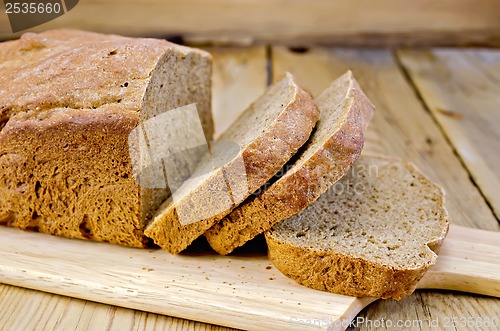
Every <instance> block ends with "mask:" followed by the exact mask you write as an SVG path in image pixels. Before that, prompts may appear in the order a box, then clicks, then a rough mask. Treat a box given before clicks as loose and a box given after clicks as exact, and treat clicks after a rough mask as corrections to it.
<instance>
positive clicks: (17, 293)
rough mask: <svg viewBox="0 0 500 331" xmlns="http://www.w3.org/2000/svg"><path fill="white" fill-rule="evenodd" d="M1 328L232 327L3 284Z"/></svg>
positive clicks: (153, 330)
mask: <svg viewBox="0 0 500 331" xmlns="http://www.w3.org/2000/svg"><path fill="white" fill-rule="evenodd" d="M0 299H1V300H0V329H1V330H2V331H10V330H12V331H24V330H31V331H43V330H51V331H69V330H78V331H80V330H82V331H83V330H91V331H100V330H107V331H123V330H136V331H162V330H164V331H167V330H195V331H208V330H211V331H222V330H230V329H228V328H226V327H223V326H216V325H211V324H206V323H201V322H195V321H189V320H184V319H178V318H175V317H170V316H165V315H158V314H154V313H147V312H143V311H138V310H131V309H126V308H121V307H116V306H110V305H105V304H100V303H96V302H92V301H86V300H79V299H74V298H68V297H64V296H60V295H55V294H50V293H46V292H39V291H34V290H29V289H25V288H21V287H16V286H10V285H4V284H0Z"/></svg>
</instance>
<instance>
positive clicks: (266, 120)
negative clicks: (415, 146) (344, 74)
mask: <svg viewBox="0 0 500 331" xmlns="http://www.w3.org/2000/svg"><path fill="white" fill-rule="evenodd" d="M318 117H319V110H318V109H317V107H316V105H315V104H314V102H313V100H312V99H311V97H310V96H309V94H307V93H306V92H304V91H303V90H302V89H301V88H300V87H299V86H298V85H297V84H296V83H295V81H294V78H293V77H292V75H291V74H286V75H285V76H284V77H283V78H282V79H281V80H279V81H277V82H276V83H275V84H273V85H271V86H270V87H268V88H267V89H266V91H265V92H264V94H263V95H262V96H261V97H260V98H259V99H257V100H256V101H255V102H254V103H253V104H252V105H250V107H249V108H248V109H246V110H245V111H244V112H243V113H242V115H241V116H240V117H239V118H238V119H237V120H236V122H235V123H234V124H233V125H232V126H231V127H230V128H229V129H228V130H227V131H226V132H224V133H223V134H222V135H221V136H220V137H219V139H218V142H222V141H226V142H231V143H234V144H236V145H237V146H239V152H238V153H237V154H236V155H225V154H224V153H222V155H221V156H220V157H221V158H222V159H225V162H224V163H223V165H222V166H220V167H216V168H215V169H214V170H213V171H211V172H209V173H204V172H203V171H200V174H203V173H204V174H203V175H199V176H198V177H195V178H193V179H192V180H190V181H188V182H185V183H184V184H183V185H182V186H181V187H180V188H179V190H178V191H177V192H176V196H177V198H176V199H174V197H171V198H169V199H167V201H166V202H165V203H164V204H163V205H162V206H161V207H160V209H159V212H158V213H157V214H156V216H155V217H154V219H153V222H151V224H149V225H148V227H147V228H146V231H145V233H146V235H147V236H148V237H150V238H152V239H153V240H154V242H155V243H156V244H157V245H159V246H160V247H162V248H164V249H166V250H168V251H169V252H171V253H173V254H176V253H179V252H181V251H182V250H184V249H185V248H186V247H187V246H188V245H189V244H190V243H191V242H193V241H194V240H195V239H196V238H198V237H199V236H200V235H202V234H203V233H204V232H205V231H206V230H207V229H208V228H210V227H211V226H212V225H213V224H215V223H216V222H218V221H219V220H220V219H222V218H223V217H224V216H225V215H227V214H228V213H229V212H230V211H231V210H232V209H233V208H234V207H235V206H236V205H238V204H239V203H240V202H241V201H243V200H244V199H245V198H247V197H248V196H249V195H250V194H251V193H252V192H254V191H255V190H257V189H258V188H259V187H261V186H262V185H264V184H265V183H266V182H267V181H268V180H269V179H270V178H271V177H272V176H273V175H274V174H275V173H276V172H278V171H279V170H280V168H281V167H282V166H283V165H284V164H285V163H286V162H287V161H288V160H289V159H290V158H291V157H292V155H294V154H295V153H296V152H297V150H298V149H299V148H300V146H302V145H303V144H304V143H305V142H306V141H307V139H308V138H309V135H310V133H311V131H312V130H313V128H314V126H315V124H316V122H317V120H318ZM241 164H243V165H244V169H243V171H242V170H241V167H240V165H241ZM242 172H244V173H243V174H242ZM220 192H223V193H224V192H225V193H226V194H220ZM184 218H188V219H190V220H195V221H194V222H189V223H187V224H186V223H184V222H183V219H184Z"/></svg>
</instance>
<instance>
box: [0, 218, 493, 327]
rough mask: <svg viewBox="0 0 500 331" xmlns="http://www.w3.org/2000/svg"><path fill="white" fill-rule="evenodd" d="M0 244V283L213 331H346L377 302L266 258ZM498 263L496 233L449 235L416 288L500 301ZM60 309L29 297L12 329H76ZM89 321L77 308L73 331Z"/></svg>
mask: <svg viewBox="0 0 500 331" xmlns="http://www.w3.org/2000/svg"><path fill="white" fill-rule="evenodd" d="M0 236H1V237H2V241H1V242H0V250H1V251H2V255H1V256H0V281H1V282H4V283H7V284H12V285H18V286H23V287H27V288H32V289H38V290H42V291H47V292H52V293H57V294H62V295H67V296H71V297H75V298H81V299H88V300H92V301H96V302H101V303H106V304H112V305H117V306H120V307H127V308H134V309H139V310H143V311H145V312H153V313H159V314H164V315H172V316H177V317H182V318H186V319H190V320H198V321H202V322H208V323H213V324H221V325H227V326H232V327H239V328H242V329H252V330H307V329H322V330H326V329H329V330H344V329H345V328H346V327H347V326H348V325H349V323H350V322H351V320H352V319H353V318H354V317H355V316H356V315H357V314H358V312H359V311H360V310H361V309H363V308H364V307H365V306H366V305H368V304H370V303H371V302H373V301H374V299H371V298H358V299H357V298H353V297H347V296H343V295H337V294H332V293H327V292H322V291H317V290H313V289H309V288H307V287H305V286H302V285H298V284H297V283H295V282H294V281H292V280H290V279H288V278H287V277H285V276H284V275H282V274H281V273H280V272H278V271H277V270H276V269H275V268H274V267H272V265H271V264H270V262H269V261H268V259H267V257H266V256H265V253H260V254H255V253H254V254H250V255H239V256H220V255H217V254H216V253H210V252H209V251H207V250H204V251H201V252H197V253H191V254H184V255H177V256H175V255H171V254H169V253H167V252H165V251H162V250H154V251H153V250H143V249H134V248H126V247H119V246H116V245H109V244H104V243H95V242H91V241H83V240H70V239H65V238H58V237H54V236H49V235H44V234H37V233H30V232H23V231H20V230H17V229H11V228H5V227H0ZM479 240H481V242H480V243H478V241H479ZM499 262H500V234H498V233H495V232H485V231H479V230H473V229H467V228H460V227H456V226H452V227H451V229H450V233H449V235H448V237H447V239H446V241H445V243H444V244H443V247H442V248H441V253H440V258H439V260H438V263H437V264H436V265H435V266H433V267H432V268H431V269H430V270H429V271H428V272H427V274H426V275H425V276H424V278H423V279H422V281H421V282H420V283H419V287H421V288H446V289H450V290H460V291H466V292H467V291H473V292H475V293H482V294H486V295H492V296H496V297H500V263H499ZM4 290H5V289H4ZM0 293H1V292H0ZM15 299H16V297H14V300H15ZM47 299H48V300H47ZM54 299H55V300H54ZM39 300H41V301H40V302H37V301H39ZM44 300H46V301H45V304H43V301H44ZM57 303H58V302H57V297H50V296H49V297H47V296H46V297H40V296H38V295H35V296H34V298H33V300H32V302H31V305H30V306H28V308H27V311H26V313H27V314H28V315H29V316H30V318H29V319H24V321H23V322H24V325H22V324H17V325H14V327H11V329H16V328H17V329H19V328H20V329H23V330H24V329H28V325H30V324H32V323H34V322H35V325H39V323H45V324H47V323H49V322H50V320H54V319H55V320H56V323H58V324H59V327H62V328H63V325H64V324H66V323H74V322H71V321H68V320H67V319H66V320H65V319H64V317H65V314H64V315H63V316H62V317H63V319H61V316H54V314H53V312H54V311H55V310H54V307H53V306H54V305H56V304H57ZM77 303H78V304H80V303H81V302H77ZM319 303H320V304H319ZM497 303H498V302H497ZM12 304H13V305H14V306H17V305H19V304H20V302H19V301H18V300H17V301H14V302H11V305H12ZM40 307H43V309H40ZM97 307H98V306H96V305H95V304H92V305H90V308H91V309H92V308H93V310H91V315H92V314H94V313H97V314H99V313H102V314H104V316H107V315H109V312H107V311H106V308H107V309H108V310H110V309H111V308H109V307H100V308H101V309H99V310H97V309H95V308H97ZM103 308H104V309H103ZM499 308H500V305H499ZM9 309H10V306H8V307H6V309H5V311H4V310H2V313H3V314H2V315H0V321H3V322H4V323H3V324H2V325H3V326H4V327H5V326H6V325H8V324H9V322H10V321H9V315H8V314H7V313H6V311H8V310H9ZM71 309H72V308H71V307H64V310H65V311H68V310H71ZM77 309H78V308H77ZM80 309H81V307H80ZM30 310H31V311H30ZM33 310H34V311H33ZM113 310H114V312H113V313H114V314H117V313H118V314H120V313H122V311H120V310H117V309H113ZM85 313H87V314H88V313H89V312H88V309H86V307H83V309H82V313H81V314H80V317H79V320H78V324H80V320H81V319H82V317H85ZM123 313H124V314H123V317H124V318H117V316H114V318H113V319H112V320H111V323H112V325H113V328H114V329H118V330H119V329H120V328H126V327H127V326H130V325H131V322H132V321H134V320H135V318H136V316H135V315H133V314H130V313H127V312H126V311H123ZM141 317H142V318H144V316H139V318H141ZM70 319H71V317H70ZM424 322H425V320H422V323H424ZM52 323H54V322H52ZM83 324H85V321H84V322H82V325H83ZM63 329H64V328H63ZM108 329H111V327H109V326H108Z"/></svg>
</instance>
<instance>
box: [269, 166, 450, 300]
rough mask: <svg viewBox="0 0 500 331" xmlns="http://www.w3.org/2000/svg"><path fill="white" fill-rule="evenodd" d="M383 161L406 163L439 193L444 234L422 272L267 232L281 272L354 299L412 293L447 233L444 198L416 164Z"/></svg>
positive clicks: (431, 244)
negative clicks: (298, 242) (312, 245)
mask: <svg viewBox="0 0 500 331" xmlns="http://www.w3.org/2000/svg"><path fill="white" fill-rule="evenodd" d="M378 158H382V157H378ZM384 159H386V160H388V161H389V162H401V163H403V164H404V166H405V167H406V168H407V169H408V170H409V171H410V172H413V173H417V174H418V175H419V176H422V177H424V178H425V180H426V181H427V183H428V184H429V185H431V186H434V187H435V189H436V192H439V195H440V200H439V201H438V205H439V209H440V210H442V211H443V218H442V219H441V222H442V224H441V225H442V231H441V234H440V235H439V236H438V237H436V238H434V239H433V240H432V241H430V242H427V243H425V245H427V246H428V247H429V248H430V249H431V250H432V251H433V252H434V253H435V254H434V255H433V257H432V259H431V260H429V261H428V263H425V264H423V265H422V266H420V267H419V268H414V269H404V268H399V269H398V268H394V267H391V266H387V265H383V264H380V263H375V262H373V261H370V260H367V259H363V258H358V257H353V256H349V255H345V254H340V253H337V252H335V251H333V250H316V249H313V248H308V247H300V246H296V245H293V244H291V243H287V242H283V241H282V240H280V239H278V238H277V237H276V236H274V235H273V229H271V230H269V231H266V232H265V237H266V242H267V245H268V256H269V260H270V261H271V262H272V263H273V264H274V265H275V266H276V268H277V269H278V270H280V271H281V272H282V273H283V274H284V275H285V276H287V277H289V278H291V279H293V280H295V281H296V282H298V283H299V284H302V285H305V286H308V287H311V288H314V289H318V290H322V291H328V292H332V293H338V294H344V295H350V296H355V297H366V296H368V297H376V298H383V299H388V298H392V299H396V300H399V299H401V298H403V297H405V296H408V295H410V294H411V293H413V291H414V290H415V288H416V286H417V283H418V281H419V280H420V279H421V278H422V277H423V275H424V274H425V272H426V271H427V270H428V269H429V267H430V266H432V265H433V264H434V263H435V262H436V258H437V255H436V254H437V253H438V252H439V248H440V247H441V245H442V243H443V241H444V239H445V237H446V234H447V233H448V227H449V223H448V214H447V212H446V208H445V194H444V191H443V190H442V188H441V187H439V186H438V185H437V184H435V183H433V182H432V181H431V180H430V179H428V178H427V177H425V176H424V175H422V174H421V172H420V171H419V170H418V169H417V168H416V167H415V166H414V165H413V164H411V163H409V162H407V161H405V160H401V159H397V158H384ZM423 244H424V243H423Z"/></svg>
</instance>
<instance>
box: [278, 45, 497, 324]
mask: <svg viewBox="0 0 500 331" xmlns="http://www.w3.org/2000/svg"><path fill="white" fill-rule="evenodd" d="M272 63H273V76H274V77H275V78H276V76H278V75H279V74H280V73H281V72H283V71H286V70H287V71H290V72H292V73H293V74H295V75H296V76H297V78H298V80H299V81H300V82H301V83H302V84H303V85H305V86H307V88H309V89H310V90H311V92H312V93H313V94H316V95H317V94H318V93H320V92H321V91H322V90H323V89H324V88H325V87H326V86H327V85H328V84H329V83H330V82H331V81H332V80H333V79H335V78H336V77H338V76H340V75H341V74H342V73H343V72H345V71H346V70H347V69H351V70H352V71H353V73H354V75H355V77H356V78H358V80H359V81H360V84H361V86H362V87H363V89H364V90H365V92H366V93H367V95H368V96H369V97H370V98H371V99H372V100H373V102H374V103H375V105H376V107H377V109H376V110H375V115H374V117H373V120H372V122H371V124H370V127H369V129H368V133H367V142H366V145H365V150H364V152H367V153H379V154H388V155H396V156H400V157H403V158H406V159H409V160H410V161H412V162H414V163H415V164H417V166H418V167H419V168H420V169H421V170H422V171H423V172H424V173H425V174H426V175H428V176H429V177H431V178H432V179H433V180H435V181H437V182H439V183H440V184H441V185H443V186H444V188H445V190H446V192H447V201H446V206H447V208H448V211H449V213H450V218H451V221H452V222H453V223H456V224H462V225H467V226H470V227H478V228H483V229H488V230H494V231H495V230H496V231H498V229H499V225H498V223H497V221H496V220H495V217H494V215H493V213H492V211H491V209H489V207H488V206H487V204H486V203H485V201H484V199H483V197H482V196H481V194H480V193H479V191H478V190H477V188H476V187H475V185H474V184H473V183H472V182H471V181H470V179H469V175H468V173H467V171H466V170H465V169H464V168H463V167H462V165H461V163H460V161H459V160H458V159H457V158H456V156H455V155H454V153H453V150H452V148H451V147H450V145H449V144H448V142H447V141H446V139H445V138H444V137H443V135H442V133H441V132H440V130H439V128H438V127H437V126H436V124H435V122H434V121H433V119H432V117H431V116H430V115H429V114H428V113H427V112H426V111H425V109H424V107H423V106H422V104H421V103H420V101H419V100H418V97H417V96H416V95H415V93H414V91H413V90H412V88H411V86H410V85H409V83H408V81H407V80H406V78H405V76H404V74H403V72H402V71H401V69H400V68H399V66H398V65H397V63H396V61H395V59H394V57H393V54H392V53H391V52H390V51H387V50H376V49H375V50H359V49H356V50H354V49H334V48H314V49H310V50H309V51H307V52H305V53H297V52H292V51H290V50H289V49H287V48H285V47H274V48H273V52H272ZM485 306H490V307H495V308H494V310H495V311H496V312H497V314H498V311H499V310H500V307H499V303H498V300H496V299H490V298H481V297H470V296H465V295H457V294H446V295H442V294H440V293H435V292H431V291H429V292H419V293H416V294H414V295H412V296H410V297H408V298H405V299H403V300H401V301H399V302H395V301H391V300H387V301H378V302H376V303H374V304H372V305H371V306H370V307H369V308H368V309H366V310H364V311H363V312H362V313H361V314H360V315H359V317H360V318H365V319H367V318H370V319H371V320H381V319H391V320H393V321H396V320H419V319H422V317H423V316H425V318H429V319H440V320H441V321H443V320H444V319H445V318H448V317H450V316H454V317H461V316H471V315H474V316H483V315H484V316H491V315H488V314H489V312H485V309H484V307H485ZM429 307H432V308H433V309H432V310H431V309H430V308H429ZM355 329H359V330H375V329H376V328H375V327H373V326H372V327H370V326H369V325H368V324H360V325H359V326H358V327H357V328H355ZM422 329H423V330H432V329H431V328H430V327H428V326H426V325H424V326H423V328H422ZM443 329H444V328H443ZM450 330H451V328H450Z"/></svg>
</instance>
